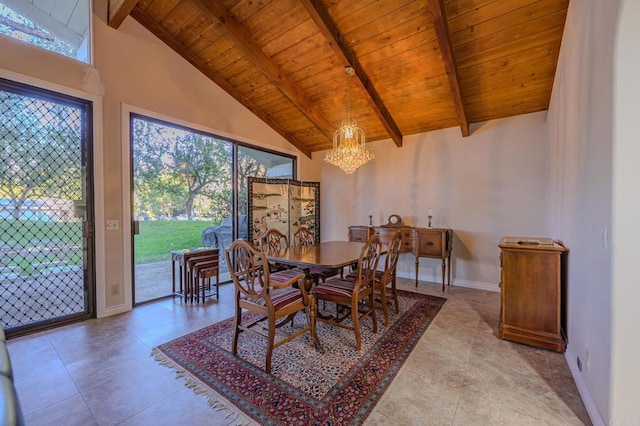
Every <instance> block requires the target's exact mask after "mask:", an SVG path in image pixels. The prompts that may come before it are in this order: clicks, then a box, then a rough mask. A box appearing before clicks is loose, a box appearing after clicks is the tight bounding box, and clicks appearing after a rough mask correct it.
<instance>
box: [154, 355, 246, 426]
mask: <svg viewBox="0 0 640 426" xmlns="http://www.w3.org/2000/svg"><path fill="white" fill-rule="evenodd" d="M151 356H153V357H154V358H155V359H156V361H158V362H159V363H160V364H161V365H163V366H165V367H169V368H172V369H173V370H174V371H175V372H176V379H184V380H185V385H186V386H187V387H188V388H189V389H191V390H193V392H194V393H195V394H196V395H204V396H205V397H206V398H207V404H208V405H209V407H211V408H213V409H214V410H216V411H222V412H224V413H225V416H224V417H225V418H231V419H233V420H234V421H235V422H236V424H237V425H239V426H250V425H255V424H256V422H255V421H253V420H252V419H250V418H249V417H247V415H246V414H244V412H242V410H240V409H239V408H238V407H236V406H235V405H234V404H233V403H232V402H230V401H229V400H228V399H226V398H225V397H223V396H222V395H220V394H219V393H217V392H216V391H214V390H212V389H211V388H209V387H208V386H206V385H205V384H203V383H202V382H201V381H200V380H198V379H197V378H196V377H194V376H193V375H191V374H190V373H189V372H187V371H186V370H185V369H184V368H182V367H180V365H178V364H177V363H176V362H174V361H173V360H172V359H171V358H169V357H168V356H167V355H165V354H164V353H163V352H162V351H161V350H160V349H158V348H157V347H155V348H153V350H152V351H151Z"/></svg>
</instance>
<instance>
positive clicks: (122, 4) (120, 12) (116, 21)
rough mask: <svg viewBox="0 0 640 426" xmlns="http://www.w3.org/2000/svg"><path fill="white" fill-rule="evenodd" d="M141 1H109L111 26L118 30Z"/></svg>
mask: <svg viewBox="0 0 640 426" xmlns="http://www.w3.org/2000/svg"><path fill="white" fill-rule="evenodd" d="M138 1H139V0H109V12H108V15H109V19H108V21H109V26H110V27H111V28H115V29H116V30H117V29H118V28H119V27H120V25H121V24H122V22H123V21H124V18H126V17H127V15H129V14H130V13H131V11H132V10H133V8H134V7H136V4H138Z"/></svg>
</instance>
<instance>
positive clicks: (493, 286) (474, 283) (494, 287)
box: [398, 272, 500, 293]
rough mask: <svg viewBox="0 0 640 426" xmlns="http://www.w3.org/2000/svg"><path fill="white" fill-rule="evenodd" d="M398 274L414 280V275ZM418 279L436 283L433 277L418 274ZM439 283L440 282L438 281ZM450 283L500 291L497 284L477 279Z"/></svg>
mask: <svg viewBox="0 0 640 426" xmlns="http://www.w3.org/2000/svg"><path fill="white" fill-rule="evenodd" d="M398 276H399V277H401V278H407V279H410V280H415V279H416V276H415V275H412V274H409V273H402V272H398ZM418 280H419V281H423V282H430V283H436V284H438V283H437V282H435V281H433V279H426V277H422V276H418ZM440 283H442V282H441V281H440ZM451 285H452V286H455V287H466V288H474V289H476V290H486V291H494V292H497V293H500V286H499V285H498V284H489V283H481V282H478V281H468V280H459V279H457V278H456V279H453V278H452V279H451Z"/></svg>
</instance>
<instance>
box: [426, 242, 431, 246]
mask: <svg viewBox="0 0 640 426" xmlns="http://www.w3.org/2000/svg"><path fill="white" fill-rule="evenodd" d="M425 244H426V245H428V246H432V245H433V241H427V242H426V243H425Z"/></svg>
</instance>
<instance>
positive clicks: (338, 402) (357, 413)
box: [153, 290, 446, 425]
mask: <svg viewBox="0 0 640 426" xmlns="http://www.w3.org/2000/svg"><path fill="white" fill-rule="evenodd" d="M399 300H400V314H396V313H395V309H390V310H389V314H390V321H389V326H388V327H385V326H384V324H382V315H381V313H380V311H378V319H379V322H378V333H373V331H372V325H371V320H370V319H366V320H365V321H364V324H361V326H362V350H361V351H360V352H358V351H356V350H355V336H354V334H353V332H352V331H350V330H345V329H342V328H339V327H332V326H330V325H328V324H325V323H322V322H318V327H317V328H318V330H317V331H318V336H319V338H320V341H321V342H322V345H323V347H324V354H321V353H319V352H318V351H316V350H315V349H313V348H312V347H311V346H310V344H309V336H308V334H305V335H303V336H300V337H298V338H297V339H294V340H293V341H291V342H289V343H287V344H284V345H282V346H280V347H279V348H277V349H275V350H274V352H273V359H272V366H273V367H272V374H267V373H265V371H264V362H265V360H264V358H265V350H266V341H265V340H264V339H261V338H260V337H257V336H254V335H252V334H251V333H243V334H242V335H241V336H240V339H239V345H238V346H239V349H238V356H233V355H232V354H231V341H232V337H233V324H234V320H233V318H229V319H226V320H224V321H221V322H219V323H217V324H213V325H211V326H208V327H205V328H203V329H201V330H198V331H195V332H193V333H190V334H187V335H186V336H183V337H180V338H177V339H175V340H172V341H170V342H168V343H165V344H162V345H160V346H158V347H156V348H154V349H153V355H154V356H155V357H156V359H157V360H158V361H159V362H161V363H162V364H163V365H166V366H169V367H172V368H174V369H175V370H176V371H177V373H178V376H180V377H185V378H186V381H187V385H188V386H189V387H191V388H193V389H194V390H195V392H197V393H202V394H205V395H207V397H208V401H209V405H210V406H212V407H214V408H216V409H224V410H228V411H229V412H230V414H232V415H234V416H235V419H236V421H237V422H238V423H241V424H242V423H251V422H252V421H256V422H258V423H260V424H267V425H284V424H287V425H289V424H300V425H344V424H361V423H362V422H363V421H364V420H365V419H366V418H367V416H368V415H369V413H370V412H371V410H372V409H373V407H374V406H375V405H376V403H377V402H378V400H379V399H380V397H381V396H382V394H383V393H384V392H385V390H386V389H387V387H388V386H389V384H390V383H391V381H392V380H393V378H394V377H395V375H396V374H397V373H398V370H399V369H400V367H401V366H402V364H403V363H404V361H405V360H406V359H407V357H408V356H409V354H410V353H411V351H412V350H413V348H414V347H415V345H416V343H417V342H418V340H420V337H421V336H422V334H423V333H424V332H425V330H426V329H427V327H428V326H429V324H431V321H432V320H433V318H434V317H435V316H436V314H437V313H438V311H439V310H440V308H442V306H443V304H444V302H445V301H446V299H444V298H441V297H435V296H428V295H423V294H417V293H411V292H406V291H400V290H399ZM305 322H306V318H305V316H304V315H301V314H298V315H296V317H295V321H294V325H293V327H302V326H303V325H304V324H305ZM283 328H286V327H283ZM276 338H277V337H276Z"/></svg>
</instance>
